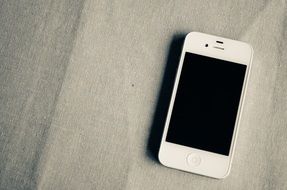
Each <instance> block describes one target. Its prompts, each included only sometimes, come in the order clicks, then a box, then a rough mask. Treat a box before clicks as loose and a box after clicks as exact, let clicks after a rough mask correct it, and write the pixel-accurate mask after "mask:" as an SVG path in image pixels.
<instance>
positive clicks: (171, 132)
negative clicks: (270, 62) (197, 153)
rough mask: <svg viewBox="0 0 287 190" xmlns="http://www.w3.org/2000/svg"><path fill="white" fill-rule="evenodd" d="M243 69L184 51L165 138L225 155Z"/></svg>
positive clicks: (240, 88) (227, 153)
mask: <svg viewBox="0 0 287 190" xmlns="http://www.w3.org/2000/svg"><path fill="white" fill-rule="evenodd" d="M245 71H246V65H242V64H238V63H233V62H229V61H224V60H220V59H215V58H211V57H206V56H201V55H197V54H193V53H186V54H185V57H184V62H183V68H182V71H181V76H180V79H179V84H178V88H177V92H176V98H175V101H174V107H173V111H172V115H171V119H170V124H169V129H168V132H167V137H166V141H168V142H171V143H175V144H180V145H184V146H188V147H193V148H197V149H201V150H206V151H210V152H214V153H218V154H223V155H226V156H228V155H229V149H230V145H231V140H232V134H233V130H234V126H235V120H236V116H237V110H238V106H239V101H240V95H241V91H242V86H243V82H244V76H245Z"/></svg>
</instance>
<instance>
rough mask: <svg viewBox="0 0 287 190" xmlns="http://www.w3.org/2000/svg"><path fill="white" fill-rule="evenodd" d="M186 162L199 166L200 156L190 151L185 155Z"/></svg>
mask: <svg viewBox="0 0 287 190" xmlns="http://www.w3.org/2000/svg"><path fill="white" fill-rule="evenodd" d="M187 163H188V165H190V166H193V167H195V166H199V165H200V163H201V158H200V156H199V155H197V154H194V153H191V154H189V155H188V156H187Z"/></svg>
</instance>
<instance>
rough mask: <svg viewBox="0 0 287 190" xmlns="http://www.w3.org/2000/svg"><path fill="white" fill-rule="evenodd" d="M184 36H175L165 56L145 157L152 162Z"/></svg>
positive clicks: (156, 150)
mask: <svg viewBox="0 0 287 190" xmlns="http://www.w3.org/2000/svg"><path fill="white" fill-rule="evenodd" d="M185 36H186V33H178V34H175V35H174V36H173V38H172V40H171V43H170V46H169V51H168V54H167V59H166V67H165V70H164V75H163V79H162V84H161V89H160V91H159V95H158V100H157V105H156V110H155V114H154V117H153V121H152V125H151V128H150V135H149V139H148V144H147V156H148V157H149V158H151V159H152V160H154V161H158V156H157V155H158V152H159V147H160V142H161V138H162V133H163V129H164V124H165V120H166V115H167V111H168V107H169V102H170V98H171V95H172V89H173V84H174V80H175V76H176V71H177V67H178V65H179V60H180V55H181V51H182V47H183V42H184V39H185Z"/></svg>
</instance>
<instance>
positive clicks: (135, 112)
mask: <svg viewBox="0 0 287 190" xmlns="http://www.w3.org/2000/svg"><path fill="white" fill-rule="evenodd" d="M286 4H287V2H286V0H273V1H263V0H256V1H255V0H252V1H250V0H243V1H228V0H223V1H220V0H214V1H207V0H202V1H195V0H194V1H175V0H173V1H161V0H157V1H129V0H122V1H104V0H99V1H93V0H62V1H56V0H38V1H37V0H31V1H28V0H21V1H16V0H2V1H0V189H1V190H2V189H128V190H137V189H171V190H173V189H177V190H180V189H200V190H207V189H220V190H224V189H226V190H230V189H244V190H246V189H287V158H286V157H287V148H286V147H287V53H286V51H287V43H286V40H287V30H286V29H287V11H286V10H287V6H286ZM190 31H200V32H205V33H210V34H215V35H220V36H224V37H228V38H233V39H238V40H242V41H246V42H248V43H250V44H252V45H253V48H254V53H255V54H254V62H253V69H252V73H251V78H250V83H249V86H248V89H247V97H246V101H245V105H244V106H245V107H244V113H243V117H242V122H241V124H242V125H241V128H240V131H239V135H238V143H237V147H236V151H235V157H234V162H233V167H232V170H231V174H230V176H229V177H228V178H226V179H224V180H215V179H211V178H207V177H202V176H198V175H193V174H189V173H185V172H181V171H177V170H173V169H169V168H166V167H164V166H162V165H160V164H159V163H158V161H157V160H156V158H155V152H156V151H157V149H158V142H159V138H160V136H161V132H162V131H161V130H162V124H163V120H164V115H165V111H166V108H167V102H168V98H169V96H170V92H171V87H172V81H173V77H174V73H175V69H176V66H177V64H178V56H179V52H180V46H181V45H182V37H183V36H184V35H185V34H187V33H188V32H190Z"/></svg>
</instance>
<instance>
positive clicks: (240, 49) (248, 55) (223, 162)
mask: <svg viewBox="0 0 287 190" xmlns="http://www.w3.org/2000/svg"><path fill="white" fill-rule="evenodd" d="M217 41H220V42H223V44H221V43H218V42H217ZM205 44H208V47H205ZM186 52H191V53H195V54H199V55H204V56H208V57H212V58H217V59H222V60H227V61H230V62H235V63H239V64H244V65H246V66H247V68H246V75H245V78H244V83H243V88H242V93H241V98H240V103H239V107H238V112H237V117H236V122H235V126H234V132H233V137H232V142H231V148H230V153H229V156H225V155H221V154H217V153H212V152H208V151H204V150H200V149H196V148H191V147H187V146H182V145H179V144H174V143H170V142H167V141H166V140H165V139H166V134H167V131H168V125H169V121H170V118H171V113H172V109H173V104H174V100H175V96H176V91H177V86H178V83H179V79H180V74H181V70H182V65H183V59H184V56H185V53H186ZM252 58H253V49H252V47H251V46H250V45H249V44H247V43H244V42H240V41H235V40H231V39H226V38H223V37H218V36H213V35H208V34H203V33H199V32H191V33H189V34H188V35H187V36H186V38H185V41H184V45H183V49H182V53H181V57H180V63H179V66H178V70H177V74H176V79H175V83H174V87H173V92H172V97H171V100H170V105H169V109H168V114H167V118H166V122H165V127H164V132H163V136H162V140H161V145H160V150H159V154H158V158H159V161H160V162H161V163H162V164H163V165H165V166H167V167H171V168H175V169H179V170H184V171H188V172H192V173H197V174H201V175H205V176H209V177H213V178H225V177H226V176H227V175H228V174H229V172H230V167H231V163H232V158H233V154H234V147H235V144H236V138H237V133H238V129H239V122H240V118H241V112H242V105H243V102H244V97H245V92H246V86H247V82H248V78H249V75H250V70H251V63H252ZM191 153H193V154H197V155H198V156H200V158H201V163H200V164H199V165H198V166H190V165H189V164H188V162H187V157H188V155H190V154H191Z"/></svg>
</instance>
